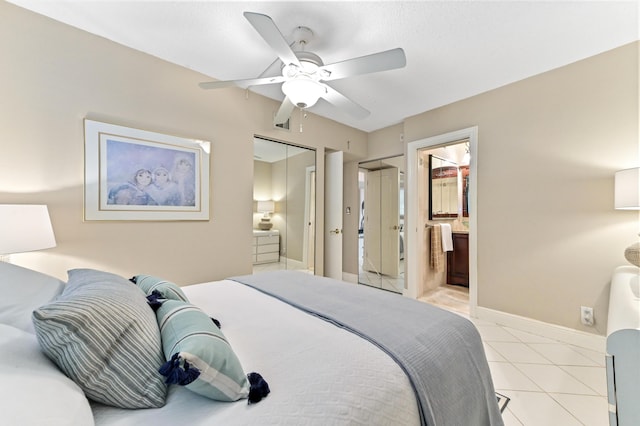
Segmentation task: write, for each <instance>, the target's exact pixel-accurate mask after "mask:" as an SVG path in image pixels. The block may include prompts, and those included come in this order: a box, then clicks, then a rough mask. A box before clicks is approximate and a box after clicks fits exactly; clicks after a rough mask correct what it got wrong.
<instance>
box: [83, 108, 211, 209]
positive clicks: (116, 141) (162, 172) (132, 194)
mask: <svg viewBox="0 0 640 426" xmlns="http://www.w3.org/2000/svg"><path fill="white" fill-rule="evenodd" d="M84 138H85V179H84V218H85V220H209V173H210V171H209V157H210V150H211V144H210V143H209V142H206V141H200V140H196V139H185V138H181V137H176V136H170V135H165V134H161V133H154V132H149V131H145V130H138V129H131V128H128V127H123V126H118V125H114V124H108V123H101V122H98V121H92V120H88V119H85V120H84Z"/></svg>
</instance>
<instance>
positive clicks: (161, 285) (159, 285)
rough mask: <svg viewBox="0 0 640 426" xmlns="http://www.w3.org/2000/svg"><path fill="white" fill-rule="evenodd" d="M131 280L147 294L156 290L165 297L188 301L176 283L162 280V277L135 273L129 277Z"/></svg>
mask: <svg viewBox="0 0 640 426" xmlns="http://www.w3.org/2000/svg"><path fill="white" fill-rule="evenodd" d="M131 281H133V282H134V283H136V285H137V286H138V287H140V288H141V289H142V291H144V293H145V294H146V295H147V296H149V295H150V294H151V293H153V292H154V291H155V290H157V291H159V292H160V294H162V296H164V298H165V299H173V300H182V301H183V302H188V301H189V299H187V296H186V295H185V294H184V293H183V291H182V289H181V288H180V287H179V286H178V285H176V284H174V283H172V282H169V281H166V280H163V279H162V278H158V277H154V276H151V275H136V276H135V277H133V278H131Z"/></svg>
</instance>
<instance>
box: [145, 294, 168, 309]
mask: <svg viewBox="0 0 640 426" xmlns="http://www.w3.org/2000/svg"><path fill="white" fill-rule="evenodd" d="M161 299H165V297H164V296H163V295H162V294H161V293H160V292H159V291H158V290H153V292H152V293H151V294H150V295H148V296H147V303H148V304H149V306H151V309H153V311H154V312H155V311H157V310H158V308H159V307H160V306H162V302H164V300H161Z"/></svg>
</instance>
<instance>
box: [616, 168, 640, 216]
mask: <svg viewBox="0 0 640 426" xmlns="http://www.w3.org/2000/svg"><path fill="white" fill-rule="evenodd" d="M615 208H616V209H618V210H640V167H636V168H634V169H626V170H620V171H617V172H616V176H615Z"/></svg>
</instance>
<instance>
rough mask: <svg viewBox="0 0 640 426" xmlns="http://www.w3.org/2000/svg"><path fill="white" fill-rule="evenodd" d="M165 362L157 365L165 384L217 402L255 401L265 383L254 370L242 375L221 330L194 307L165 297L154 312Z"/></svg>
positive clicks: (265, 388)
mask: <svg viewBox="0 0 640 426" xmlns="http://www.w3.org/2000/svg"><path fill="white" fill-rule="evenodd" d="M156 315H157V318H158V326H159V327H160V332H161V334H162V347H163V350H164V354H165V357H166V359H167V362H166V363H165V364H164V365H163V366H162V367H161V368H160V370H159V371H160V373H161V374H162V375H163V376H165V377H166V382H167V384H177V385H182V386H186V387H187V388H188V389H189V390H191V391H193V392H195V393H197V394H200V395H202V396H206V397H207V398H211V399H215V400H218V401H237V400H239V399H243V398H249V402H258V401H260V400H261V399H262V398H263V397H265V396H266V395H267V394H268V393H269V385H268V384H267V382H265V381H264V379H263V378H262V376H260V375H259V374H258V373H251V374H250V375H249V376H247V375H245V373H244V370H243V369H242V365H241V364H240V360H238V358H237V356H236V355H235V353H234V352H233V349H232V348H231V345H230V344H229V342H228V341H227V339H226V338H225V336H224V334H222V331H220V329H219V328H218V327H216V325H215V324H214V323H213V322H212V321H211V319H210V318H209V317H208V316H207V314H205V313H204V312H203V311H201V310H200V309H199V308H197V307H196V306H193V305H191V304H188V303H185V302H182V301H177V300H165V301H163V302H162V305H161V306H159V307H158V310H157V311H156Z"/></svg>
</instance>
